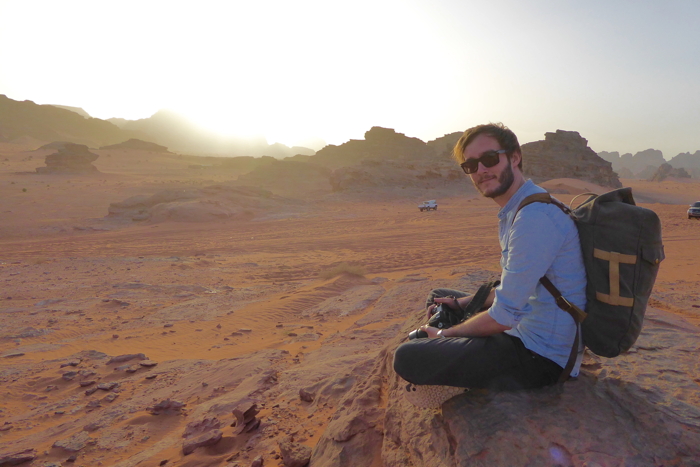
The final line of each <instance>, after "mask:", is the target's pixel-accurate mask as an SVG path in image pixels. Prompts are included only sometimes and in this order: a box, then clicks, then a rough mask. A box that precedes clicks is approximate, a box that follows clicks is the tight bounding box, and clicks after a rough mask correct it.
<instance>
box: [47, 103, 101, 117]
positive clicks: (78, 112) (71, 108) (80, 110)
mask: <svg viewBox="0 0 700 467" xmlns="http://www.w3.org/2000/svg"><path fill="white" fill-rule="evenodd" d="M51 105H53V106H54V107H58V108H59V109H66V110H70V111H71V112H75V113H77V114H78V115H81V116H83V117H85V118H92V117H91V116H90V114H89V113H87V112H86V111H85V110H83V109H82V108H80V107H71V106H69V105H56V104H51Z"/></svg>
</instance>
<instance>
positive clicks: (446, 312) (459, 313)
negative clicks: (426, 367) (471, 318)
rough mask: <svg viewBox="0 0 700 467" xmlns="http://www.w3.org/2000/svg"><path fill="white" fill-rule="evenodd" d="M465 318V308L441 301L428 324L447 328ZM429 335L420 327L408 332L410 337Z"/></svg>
mask: <svg viewBox="0 0 700 467" xmlns="http://www.w3.org/2000/svg"><path fill="white" fill-rule="evenodd" d="M463 319H464V311H463V310H455V309H452V308H450V307H449V306H447V305H445V304H444V303H439V304H438V305H437V306H436V307H435V309H434V310H433V315H432V316H431V317H430V319H429V320H428V326H430V327H433V328H438V329H447V328H449V327H452V326H454V325H455V324H459V323H460V322H462V320H463ZM425 337H428V333H427V332H425V331H422V330H420V329H416V330H414V331H411V332H410V333H409V334H408V338H409V339H411V340H412V339H422V338H425Z"/></svg>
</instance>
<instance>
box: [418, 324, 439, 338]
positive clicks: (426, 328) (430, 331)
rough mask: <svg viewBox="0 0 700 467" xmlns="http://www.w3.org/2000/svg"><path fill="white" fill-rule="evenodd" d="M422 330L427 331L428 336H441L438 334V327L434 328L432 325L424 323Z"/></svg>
mask: <svg viewBox="0 0 700 467" xmlns="http://www.w3.org/2000/svg"><path fill="white" fill-rule="evenodd" d="M420 330H421V331H425V332H427V333H428V337H430V338H433V337H440V336H438V331H439V329H438V328H434V327H432V326H428V325H427V324H424V325H423V326H421V327H420Z"/></svg>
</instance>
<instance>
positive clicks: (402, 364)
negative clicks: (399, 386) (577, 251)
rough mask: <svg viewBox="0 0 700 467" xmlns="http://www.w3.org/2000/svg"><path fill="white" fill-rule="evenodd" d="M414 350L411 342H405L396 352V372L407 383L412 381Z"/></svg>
mask: <svg viewBox="0 0 700 467" xmlns="http://www.w3.org/2000/svg"><path fill="white" fill-rule="evenodd" d="M414 348H415V345H411V342H405V343H403V344H401V345H400V346H398V347H397V349H396V351H395V352H394V371H395V372H396V374H397V375H399V376H401V377H402V378H403V379H405V380H406V381H410V380H409V378H410V374H411V367H412V365H411V362H412V360H413V355H414Z"/></svg>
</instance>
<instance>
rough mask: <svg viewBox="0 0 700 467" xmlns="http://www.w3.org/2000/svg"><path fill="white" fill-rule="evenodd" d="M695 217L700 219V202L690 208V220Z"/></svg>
mask: <svg viewBox="0 0 700 467" xmlns="http://www.w3.org/2000/svg"><path fill="white" fill-rule="evenodd" d="M691 217H694V218H696V219H700V201H696V202H694V203H693V204H691V205H690V208H688V219H690V218H691Z"/></svg>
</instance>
